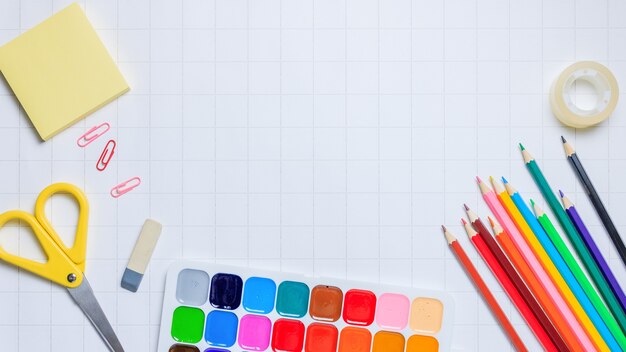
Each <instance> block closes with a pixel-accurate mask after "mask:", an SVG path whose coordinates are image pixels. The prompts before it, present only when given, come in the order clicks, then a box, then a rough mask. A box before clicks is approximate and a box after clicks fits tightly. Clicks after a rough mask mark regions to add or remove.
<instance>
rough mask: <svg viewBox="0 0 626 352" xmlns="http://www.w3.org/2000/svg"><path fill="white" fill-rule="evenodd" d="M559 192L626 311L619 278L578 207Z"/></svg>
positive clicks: (625, 296) (625, 302) (566, 208)
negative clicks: (610, 266) (614, 273)
mask: <svg viewBox="0 0 626 352" xmlns="http://www.w3.org/2000/svg"><path fill="white" fill-rule="evenodd" d="M559 193H560V194H561V199H562V201H563V206H564V207H565V211H566V212H567V215H568V216H569V218H570V219H571V220H572V223H574V226H575V227H576V230H577V231H578V234H580V237H581V238H582V240H583V242H584V243H585V245H586V246H587V248H588V249H589V252H590V253H591V256H592V257H593V260H595V262H596V263H597V264H598V267H599V268H600V272H602V276H604V279H605V280H606V281H607V283H608V284H609V287H611V291H612V292H613V295H615V297H616V298H617V300H618V301H619V303H620V306H621V307H622V310H623V311H624V312H626V295H624V291H623V290H622V288H621V287H620V285H619V283H618V282H617V279H615V275H613V272H612V271H611V268H609V265H608V264H607V262H606V260H605V259H604V256H603V255H602V253H601V252H600V249H598V246H597V245H596V242H595V241H594V240H593V238H592V237H591V233H589V230H588V229H587V226H585V223H584V222H583V219H582V218H581V217H580V214H579V213H578V211H577V210H576V207H574V204H573V203H572V202H571V201H570V200H569V199H568V198H567V197H565V195H564V194H563V192H562V191H559Z"/></svg>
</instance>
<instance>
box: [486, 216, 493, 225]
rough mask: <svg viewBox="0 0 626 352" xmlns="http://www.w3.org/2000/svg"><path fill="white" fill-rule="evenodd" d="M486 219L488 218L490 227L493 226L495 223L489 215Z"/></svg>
mask: <svg viewBox="0 0 626 352" xmlns="http://www.w3.org/2000/svg"><path fill="white" fill-rule="evenodd" d="M487 219H489V224H491V227H493V226H494V225H495V222H493V219H492V218H491V215H490V216H487Z"/></svg>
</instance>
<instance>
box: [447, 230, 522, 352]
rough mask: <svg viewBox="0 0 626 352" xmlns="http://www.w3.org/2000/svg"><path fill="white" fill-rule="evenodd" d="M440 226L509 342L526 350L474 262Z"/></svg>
mask: <svg viewBox="0 0 626 352" xmlns="http://www.w3.org/2000/svg"><path fill="white" fill-rule="evenodd" d="M441 228H442V229H443V234H444V235H445V237H446V240H447V241H448V245H449V246H450V249H451V250H452V252H453V253H454V255H455V256H456V258H457V259H458V261H459V263H460V264H461V266H462V267H463V269H465V272H466V273H467V275H468V276H469V277H470V279H471V280H472V281H473V282H474V285H475V286H476V288H477V289H478V291H479V292H480V294H481V295H482V296H483V299H484V300H485V303H487V305H488V306H489V308H490V309H491V312H492V313H493V315H495V317H496V319H498V321H499V322H500V325H501V326H502V329H504V332H505V333H506V334H507V336H508V337H509V340H511V343H513V345H514V346H515V349H516V350H517V351H519V352H526V351H528V349H527V348H526V346H525V345H524V342H522V339H521V338H520V337H519V335H518V334H517V332H516V331H515V328H514V327H513V325H512V324H511V322H510V321H509V319H508V318H507V316H506V314H504V311H503V310H502V308H501V307H500V305H499V304H498V301H496V298H495V297H494V296H493V294H492V293H491V291H490V290H489V287H487V284H486V283H485V281H483V279H482V277H481V276H480V274H479V273H478V270H476V267H474V264H472V261H471V260H470V259H469V258H468V257H467V254H466V253H465V251H464V250H463V247H461V245H460V244H459V242H458V241H457V239H456V238H455V237H454V235H453V234H452V233H450V231H448V229H447V228H446V227H445V226H443V225H442V226H441ZM511 285H512V284H511ZM520 299H521V297H520ZM522 303H523V302H522Z"/></svg>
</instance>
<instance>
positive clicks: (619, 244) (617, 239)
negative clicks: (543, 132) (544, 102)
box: [561, 136, 626, 265]
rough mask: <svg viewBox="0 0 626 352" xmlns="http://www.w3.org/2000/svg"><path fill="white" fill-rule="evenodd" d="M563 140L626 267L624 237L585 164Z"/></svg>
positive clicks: (577, 172) (566, 151) (566, 150)
mask: <svg viewBox="0 0 626 352" xmlns="http://www.w3.org/2000/svg"><path fill="white" fill-rule="evenodd" d="M561 140H562V141H563V148H564V149H565V154H567V160H569V162H570V164H571V165H572V168H573V169H574V171H575V173H576V176H577V177H578V180H579V181H580V183H581V184H582V185H583V188H584V189H585V193H587V196H588V197H589V200H590V201H591V204H593V207H594V208H595V209H596V212H597V213H598V216H600V219H601V220H602V224H603V225H604V228H605V229H606V231H607V232H608V233H609V236H610V237H611V240H612V241H613V244H614V245H615V248H616V249H617V253H619V256H620V258H622V263H624V265H626V245H624V241H622V237H621V236H620V235H619V232H617V228H616V227H615V224H613V220H611V216H610V215H609V212H608V211H607V210H606V208H605V207H604V204H603V203H602V200H601V199H600V196H599V195H598V192H597V191H596V188H595V187H594V186H593V183H592V182H591V178H589V175H587V171H586V170H585V168H584V167H583V164H582V163H581V162H580V159H579V158H578V154H577V153H576V151H575V150H574V148H573V147H572V146H571V145H570V144H569V143H568V142H567V141H566V140H565V138H564V137H563V136H561Z"/></svg>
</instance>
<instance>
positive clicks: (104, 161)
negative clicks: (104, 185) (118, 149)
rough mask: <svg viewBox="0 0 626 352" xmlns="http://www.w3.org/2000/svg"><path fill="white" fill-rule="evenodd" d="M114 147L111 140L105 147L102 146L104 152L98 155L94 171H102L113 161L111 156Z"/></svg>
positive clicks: (113, 142)
mask: <svg viewBox="0 0 626 352" xmlns="http://www.w3.org/2000/svg"><path fill="white" fill-rule="evenodd" d="M116 145H117V144H116V143H115V141H114V140H112V139H111V140H110V141H108V142H107V145H105V146H104V150H103V151H102V154H100V159H98V162H97V163H96V169H98V171H104V169H106V168H107V166H108V165H109V162H110V161H111V159H113V154H115V146H116Z"/></svg>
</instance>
